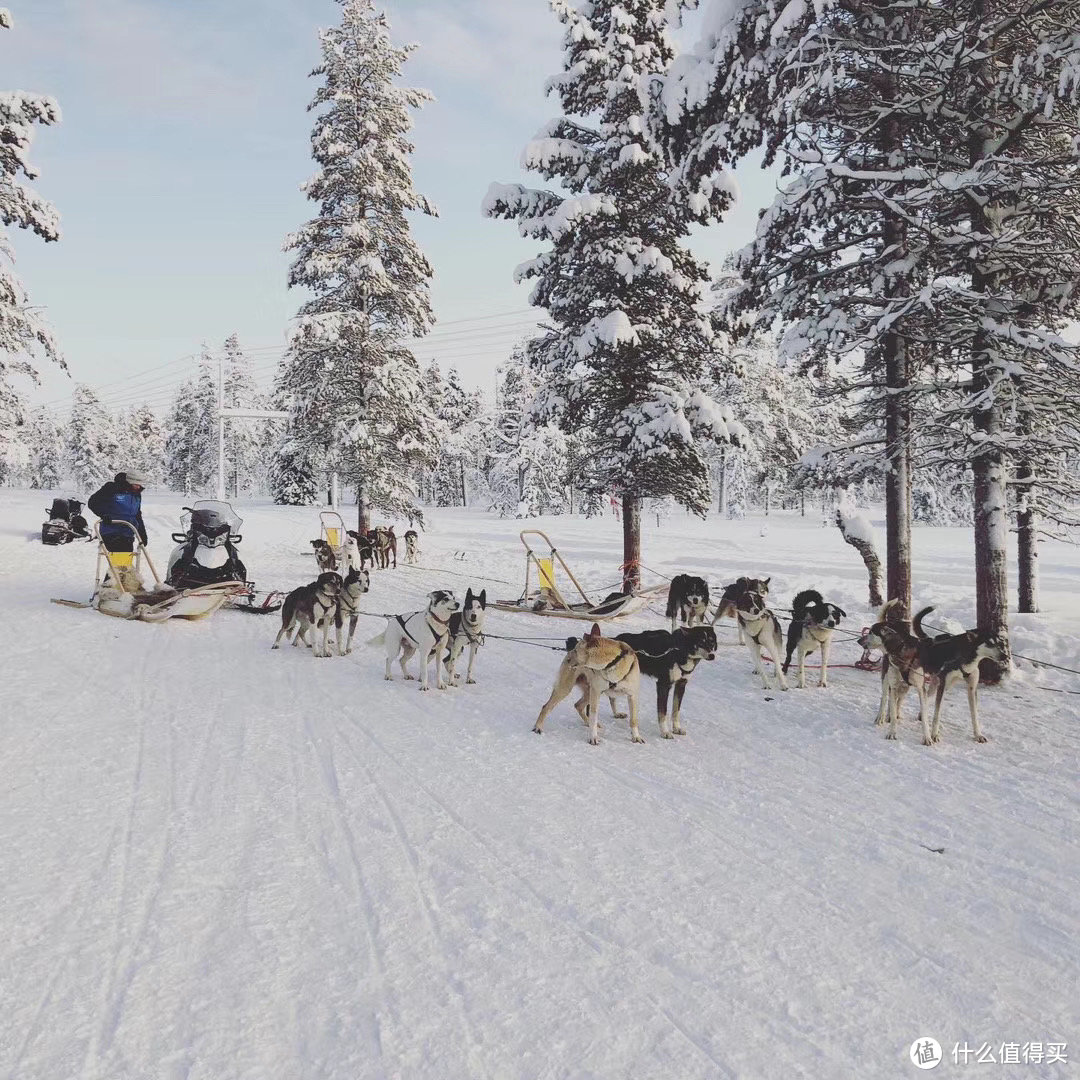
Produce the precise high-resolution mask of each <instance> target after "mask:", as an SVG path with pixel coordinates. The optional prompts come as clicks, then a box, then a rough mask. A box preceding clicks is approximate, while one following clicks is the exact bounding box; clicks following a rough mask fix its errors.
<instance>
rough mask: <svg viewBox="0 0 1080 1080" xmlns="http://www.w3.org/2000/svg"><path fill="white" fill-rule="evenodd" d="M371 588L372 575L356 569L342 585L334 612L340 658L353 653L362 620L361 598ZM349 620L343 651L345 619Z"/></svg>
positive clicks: (350, 572) (349, 573)
mask: <svg viewBox="0 0 1080 1080" xmlns="http://www.w3.org/2000/svg"><path fill="white" fill-rule="evenodd" d="M370 588H371V575H370V574H369V573H368V572H367V571H366V570H357V569H356V568H355V567H353V568H352V569H350V570H349V572H348V573H347V574H346V575H345V580H344V581H343V582H342V583H341V592H339V593H338V602H337V610H336V611H335V612H334V628H335V630H336V631H337V651H338V656H344V655H345V654H346V653H351V652H352V642H353V635H354V634H355V633H356V622H357V620H358V619H359V618H360V597H361V596H363V595H364V593H366V592H367V591H368V589H370ZM346 617H348V620H349V634H348V637H347V638H346V640H345V650H344V652H343V651H342V649H341V628H342V626H344V624H345V619H346Z"/></svg>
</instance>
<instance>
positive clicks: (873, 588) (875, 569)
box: [836, 510, 892, 622]
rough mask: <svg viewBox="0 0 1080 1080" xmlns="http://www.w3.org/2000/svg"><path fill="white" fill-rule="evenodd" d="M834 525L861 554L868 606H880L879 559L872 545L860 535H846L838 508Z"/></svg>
mask: <svg viewBox="0 0 1080 1080" xmlns="http://www.w3.org/2000/svg"><path fill="white" fill-rule="evenodd" d="M836 525H837V528H839V530H840V535H841V536H843V538H844V542H845V543H848V544H850V545H851V546H852V547H853V548H854V549H855V550H856V551H857V552H858V553H859V554H860V555H861V556H862V561H863V563H864V564H865V566H866V572H867V574H868V575H869V577H870V606H871V607H872V608H875V609H877V608H879V607H881V605H882V604H884V603H885V600H884V598H883V597H882V595H881V559H879V558H878V553H877V552H876V551H875V550H874V545H873V544H871V543H870V542H869V541H868V540H864V539H863V538H862V537H859V536H849V535H848V532H847V530H846V529H845V528H844V515H843V514H842V513H841V511H840V510H837V511H836ZM891 621H892V620H891V619H890V622H891Z"/></svg>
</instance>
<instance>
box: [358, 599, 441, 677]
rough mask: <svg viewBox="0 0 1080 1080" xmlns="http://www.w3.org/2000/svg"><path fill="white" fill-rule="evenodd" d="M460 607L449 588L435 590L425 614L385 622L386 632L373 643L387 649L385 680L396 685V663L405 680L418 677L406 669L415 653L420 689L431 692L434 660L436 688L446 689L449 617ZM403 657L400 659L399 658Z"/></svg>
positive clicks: (409, 615) (421, 612)
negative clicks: (446, 651)
mask: <svg viewBox="0 0 1080 1080" xmlns="http://www.w3.org/2000/svg"><path fill="white" fill-rule="evenodd" d="M460 607H461V605H460V604H459V603H458V601H457V597H456V596H454V594H453V593H452V592H451V591H450V590H449V589H436V590H435V591H434V592H430V593H428V606H427V609H426V610H424V611H411V612H409V613H408V614H407V615H392V616H391V617H390V618H389V619H387V621H386V629H385V630H384V631H383V632H382V633H381V634H380V635H379V636H378V637H376V638H372V639H371V642H370V644H372V645H377V644H383V645H385V646H386V678H387V681H389V682H393V680H394V673H393V672H392V671H391V670H390V665H391V664H392V663H393V662H394V660H399V662H400V664H401V674H402V675H404V676H405V678H406V679H413V678H415V676H414V675H410V674H409V669H408V668H407V667H406V666H405V665H406V663H407V662H408V660H409V658H410V657H411V656H412V654H413V653H418V654H419V657H420V689H421V690H429V689H430V687H429V685H428V665H429V664H430V662H431V659H432V657H434V659H435V686H436V687H437V688H438V689H439V690H445V689H446V681H445V680H444V679H443V653H444V652H445V650H446V646H447V645H448V644H449V642H450V617H451V616H452V615H453V614H454V612H455V611H458V610H459V609H460ZM399 658H400V659H399Z"/></svg>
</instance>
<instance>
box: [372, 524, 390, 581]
mask: <svg viewBox="0 0 1080 1080" xmlns="http://www.w3.org/2000/svg"><path fill="white" fill-rule="evenodd" d="M368 539H370V540H371V543H372V546H373V547H374V549H375V562H376V563H377V564H378V565H379V567H380V568H382V569H383V570H385V569H386V568H387V567H388V566H389V565H390V556H391V555H393V557H394V569H395V570H396V569H397V537H396V536H395V535H394V526H393V525H376V526H375V528H374V529H373V530H372V531H371V532H369V533H368Z"/></svg>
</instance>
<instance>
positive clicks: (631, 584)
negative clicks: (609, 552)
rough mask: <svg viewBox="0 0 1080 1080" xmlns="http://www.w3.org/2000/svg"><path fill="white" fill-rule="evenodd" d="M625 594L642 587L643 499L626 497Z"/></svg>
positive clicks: (633, 496) (623, 531)
mask: <svg viewBox="0 0 1080 1080" xmlns="http://www.w3.org/2000/svg"><path fill="white" fill-rule="evenodd" d="M622 535H623V592H626V593H629V592H634V591H635V590H636V589H638V588H639V587H640V585H641V499H639V498H638V497H637V496H636V495H624V496H623V499H622Z"/></svg>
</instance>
